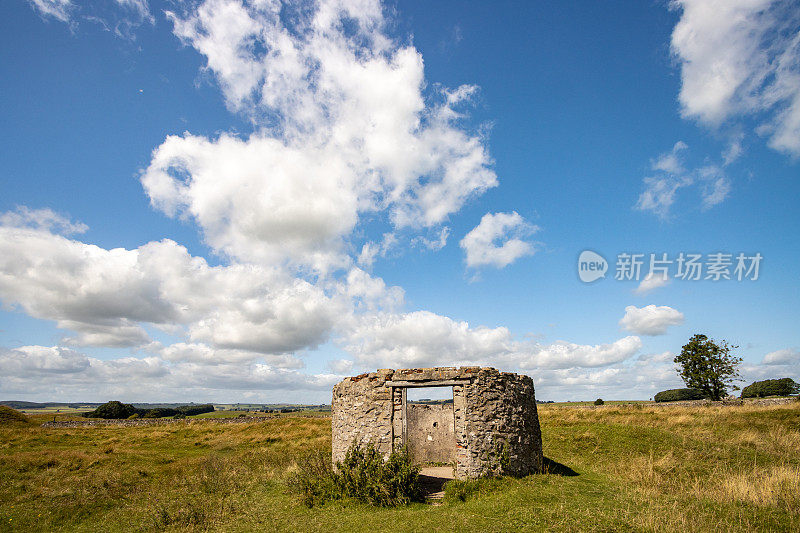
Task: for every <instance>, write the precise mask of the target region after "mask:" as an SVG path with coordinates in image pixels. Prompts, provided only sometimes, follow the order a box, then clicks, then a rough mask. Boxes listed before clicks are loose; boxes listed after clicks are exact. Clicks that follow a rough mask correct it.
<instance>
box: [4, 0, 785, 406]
mask: <svg viewBox="0 0 800 533" xmlns="http://www.w3.org/2000/svg"><path fill="white" fill-rule="evenodd" d="M712 4H714V3H713V2H703V1H699V0H685V1H679V2H673V3H668V2H617V3H597V2H559V3H552V2H527V3H512V2H491V3H488V2H487V3H477V2H466V3H465V2H437V3H435V4H433V5H431V4H430V3H427V2H416V1H413V2H411V1H409V2H400V3H387V4H380V3H378V2H375V1H372V0H360V1H358V2H355V1H354V2H327V1H325V2H304V3H302V5H298V4H297V3H290V4H288V5H282V4H281V3H279V2H247V1H245V0H206V1H204V2H179V1H167V2H159V1H149V2H148V1H146V0H127V1H122V0H115V1H104V2H73V1H71V0H30V1H24V0H12V1H10V2H4V3H3V4H2V6H0V14H2V17H1V18H0V20H2V22H0V24H2V31H0V75H1V78H2V80H3V81H2V85H0V87H2V98H3V103H4V105H3V106H2V108H0V116H2V122H0V123H1V124H2V129H0V131H1V132H2V140H3V142H2V143H0V160H2V161H3V165H2V170H0V187H2V189H1V190H2V191H3V194H2V195H0V302H2V310H0V368H2V370H3V372H2V374H3V375H2V377H0V397H2V398H3V399H25V400H76V401H77V400H87V401H89V400H92V401H104V400H108V399H111V398H112V397H113V398H117V399H123V400H127V401H170V400H172V401H220V402H222V401H231V402H236V401H245V400H252V401H263V402H271V401H286V400H288V401H296V402H315V403H316V402H319V401H327V400H329V395H330V392H329V391H330V387H331V386H332V384H333V383H335V382H336V381H338V380H339V379H341V377H342V376H344V375H350V374H353V373H357V372H361V371H366V370H374V369H376V368H385V367H393V368H401V367H416V366H447V365H460V364H470V365H472V364H481V365H488V366H495V367H498V368H500V369H503V370H508V371H517V372H524V373H527V374H529V375H531V376H532V377H533V378H534V382H535V384H536V387H537V395H538V396H537V397H538V398H540V399H553V400H567V399H593V398H596V397H603V398H606V399H642V398H648V397H651V396H652V395H653V394H654V393H655V392H657V391H659V390H663V389H665V388H673V387H678V386H680V381H679V379H678V378H677V375H676V373H675V371H674V368H673V366H674V365H673V364H672V357H674V355H675V354H676V353H677V352H679V351H680V347H681V346H682V345H683V344H684V343H685V342H686V341H687V340H688V338H689V337H690V336H691V335H692V334H694V333H705V334H707V335H709V336H710V337H712V338H714V339H717V340H722V339H725V340H728V341H729V342H731V343H733V344H736V345H739V348H738V349H737V350H736V353H737V354H738V355H740V356H741V357H743V358H744V363H743V365H742V376H743V378H744V380H745V381H746V382H750V381H753V380H755V379H764V378H771V377H776V378H777V377H784V376H789V377H793V378H794V379H796V380H798V381H800V340H798V335H797V331H798V327H797V323H798V316H797V309H798V308H799V307H800V284H799V283H798V271H797V265H798V263H799V262H800V242H798V241H799V238H798V230H799V229H800V216H798V214H797V209H796V203H797V198H798V193H799V192H800V184H799V183H798V179H797V178H798V170H800V166H798V156H800V17H799V16H798V13H800V10H798V9H797V8H798V5H797V2H790V1H785V0H773V1H769V0H760V1H748V2H744V1H741V2H740V1H730V2H723V3H720V4H719V5H712ZM584 250H592V251H595V252H597V253H599V254H601V255H602V256H603V257H604V258H605V259H606V260H607V262H608V272H607V274H606V277H605V278H604V279H599V280H597V281H594V282H592V283H584V282H582V281H581V280H580V279H579V276H578V270H577V262H578V256H579V254H580V253H581V252H582V251H584ZM624 252H627V253H636V254H644V261H645V264H644V265H643V266H642V272H641V276H640V278H639V279H638V280H628V281H620V280H616V279H614V277H615V270H616V262H617V256H618V254H620V253H624ZM682 252H683V253H684V254H689V253H694V254H701V256H702V261H704V262H705V261H708V256H709V255H710V254H714V253H718V252H723V253H728V254H732V255H733V258H734V259H732V261H734V264H733V265H731V266H730V268H729V271H730V273H731V274H733V268H734V267H735V256H736V255H738V254H739V253H744V254H745V256H747V257H752V256H754V255H755V254H756V253H758V254H760V255H761V256H762V257H763V259H762V261H761V263H760V265H759V267H760V268H759V273H758V279H756V280H753V279H743V280H741V281H738V280H736V279H735V276H732V277H733V278H734V279H731V280H720V281H712V280H707V279H700V280H696V281H692V280H681V279H677V278H676V277H675V274H676V268H677V267H676V264H674V263H673V264H672V265H671V269H670V271H669V274H668V279H667V281H666V283H664V282H663V281H662V282H660V281H661V280H660V279H655V280H651V281H650V282H643V279H644V277H645V275H646V274H647V272H648V268H649V264H648V261H649V257H650V254H651V253H652V254H657V255H658V256H659V257H660V256H661V254H664V253H666V254H667V256H668V258H669V259H672V260H675V259H676V258H677V257H678V255H679V254H680V253H682ZM702 277H705V272H704V273H703V276H702ZM751 277H753V276H752V275H751Z"/></svg>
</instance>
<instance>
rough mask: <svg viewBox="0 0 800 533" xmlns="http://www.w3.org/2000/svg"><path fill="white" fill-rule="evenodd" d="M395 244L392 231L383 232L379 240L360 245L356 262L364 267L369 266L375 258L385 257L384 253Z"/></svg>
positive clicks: (395, 240)
mask: <svg viewBox="0 0 800 533" xmlns="http://www.w3.org/2000/svg"><path fill="white" fill-rule="evenodd" d="M396 245H397V237H396V236H395V235H394V233H384V234H383V239H382V240H381V241H380V242H374V241H369V242H367V243H365V244H364V246H362V247H361V253H360V254H359V256H358V264H359V265H361V266H363V267H365V268H371V267H372V265H373V264H374V263H375V259H376V258H378V257H386V254H388V253H389V251H390V250H391V249H392V248H393V247H394V246H396Z"/></svg>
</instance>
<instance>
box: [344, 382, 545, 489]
mask: <svg viewBox="0 0 800 533" xmlns="http://www.w3.org/2000/svg"><path fill="white" fill-rule="evenodd" d="M432 386H445V387H452V390H453V431H454V434H455V452H454V457H455V463H456V464H455V467H456V468H455V470H456V476H457V477H460V478H465V477H478V476H480V475H484V474H488V473H507V474H513V475H527V474H530V473H533V472H537V471H539V469H540V468H541V464H542V437H541V433H540V430H539V417H538V414H537V411H536V398H535V394H534V387H533V380H532V379H531V378H530V377H528V376H523V375H518V374H512V373H507V372H502V373H501V372H498V371H497V370H496V369H494V368H480V367H461V368H451V367H447V368H414V369H404V370H391V369H383V370H378V371H377V372H372V373H369V374H362V375H360V376H354V377H350V378H346V379H344V380H343V381H341V382H340V383H338V384H337V385H336V386H335V387H334V389H333V401H332V410H333V413H332V414H333V460H334V462H335V461H340V460H342V459H343V458H344V455H345V453H346V451H347V448H348V447H349V446H350V445H351V444H352V443H353V442H355V443H357V444H360V445H363V444H366V443H372V444H374V445H375V446H376V447H377V448H378V450H379V451H380V452H381V453H383V454H384V455H388V454H389V453H390V452H391V451H392V448H393V447H396V446H401V445H404V444H409V434H408V421H409V417H408V407H409V406H408V402H407V401H406V391H407V389H408V388H410V387H432ZM412 430H413V427H412Z"/></svg>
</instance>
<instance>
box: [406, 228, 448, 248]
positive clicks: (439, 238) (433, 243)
mask: <svg viewBox="0 0 800 533" xmlns="http://www.w3.org/2000/svg"><path fill="white" fill-rule="evenodd" d="M448 237H450V228H449V227H447V226H444V227H443V228H441V229H440V230H439V234H438V235H436V236H435V237H433V238H429V237H425V236H422V235H420V236H418V237H415V238H414V239H413V240H412V241H411V242H412V244H415V245H416V244H420V245H422V246H424V247H425V248H427V249H428V250H433V251H437V252H438V251H439V250H441V249H442V248H444V247H445V246H446V245H447V239H448Z"/></svg>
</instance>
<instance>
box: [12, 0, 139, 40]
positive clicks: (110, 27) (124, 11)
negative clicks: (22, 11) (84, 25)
mask: <svg viewBox="0 0 800 533" xmlns="http://www.w3.org/2000/svg"><path fill="white" fill-rule="evenodd" d="M28 3H29V4H30V5H31V7H33V9H34V10H35V11H37V12H38V13H39V14H40V15H41V16H42V18H45V19H46V18H48V17H52V18H54V19H56V20H58V21H60V22H64V23H66V24H67V25H69V26H70V28H71V29H73V30H74V29H76V28H78V26H79V24H80V23H81V22H92V23H95V24H99V25H100V26H102V27H103V29H104V30H105V31H109V32H113V33H114V34H115V35H116V36H117V37H122V38H125V39H131V40H135V38H136V36H135V34H134V31H135V29H136V28H137V27H138V26H141V25H142V24H144V23H148V24H155V18H154V17H153V15H152V14H151V13H150V7H149V6H148V3H147V0H114V2H113V4H114V5H113V6H112V5H109V4H110V3H107V2H99V3H88V2H78V3H74V2H72V0H28Z"/></svg>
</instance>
